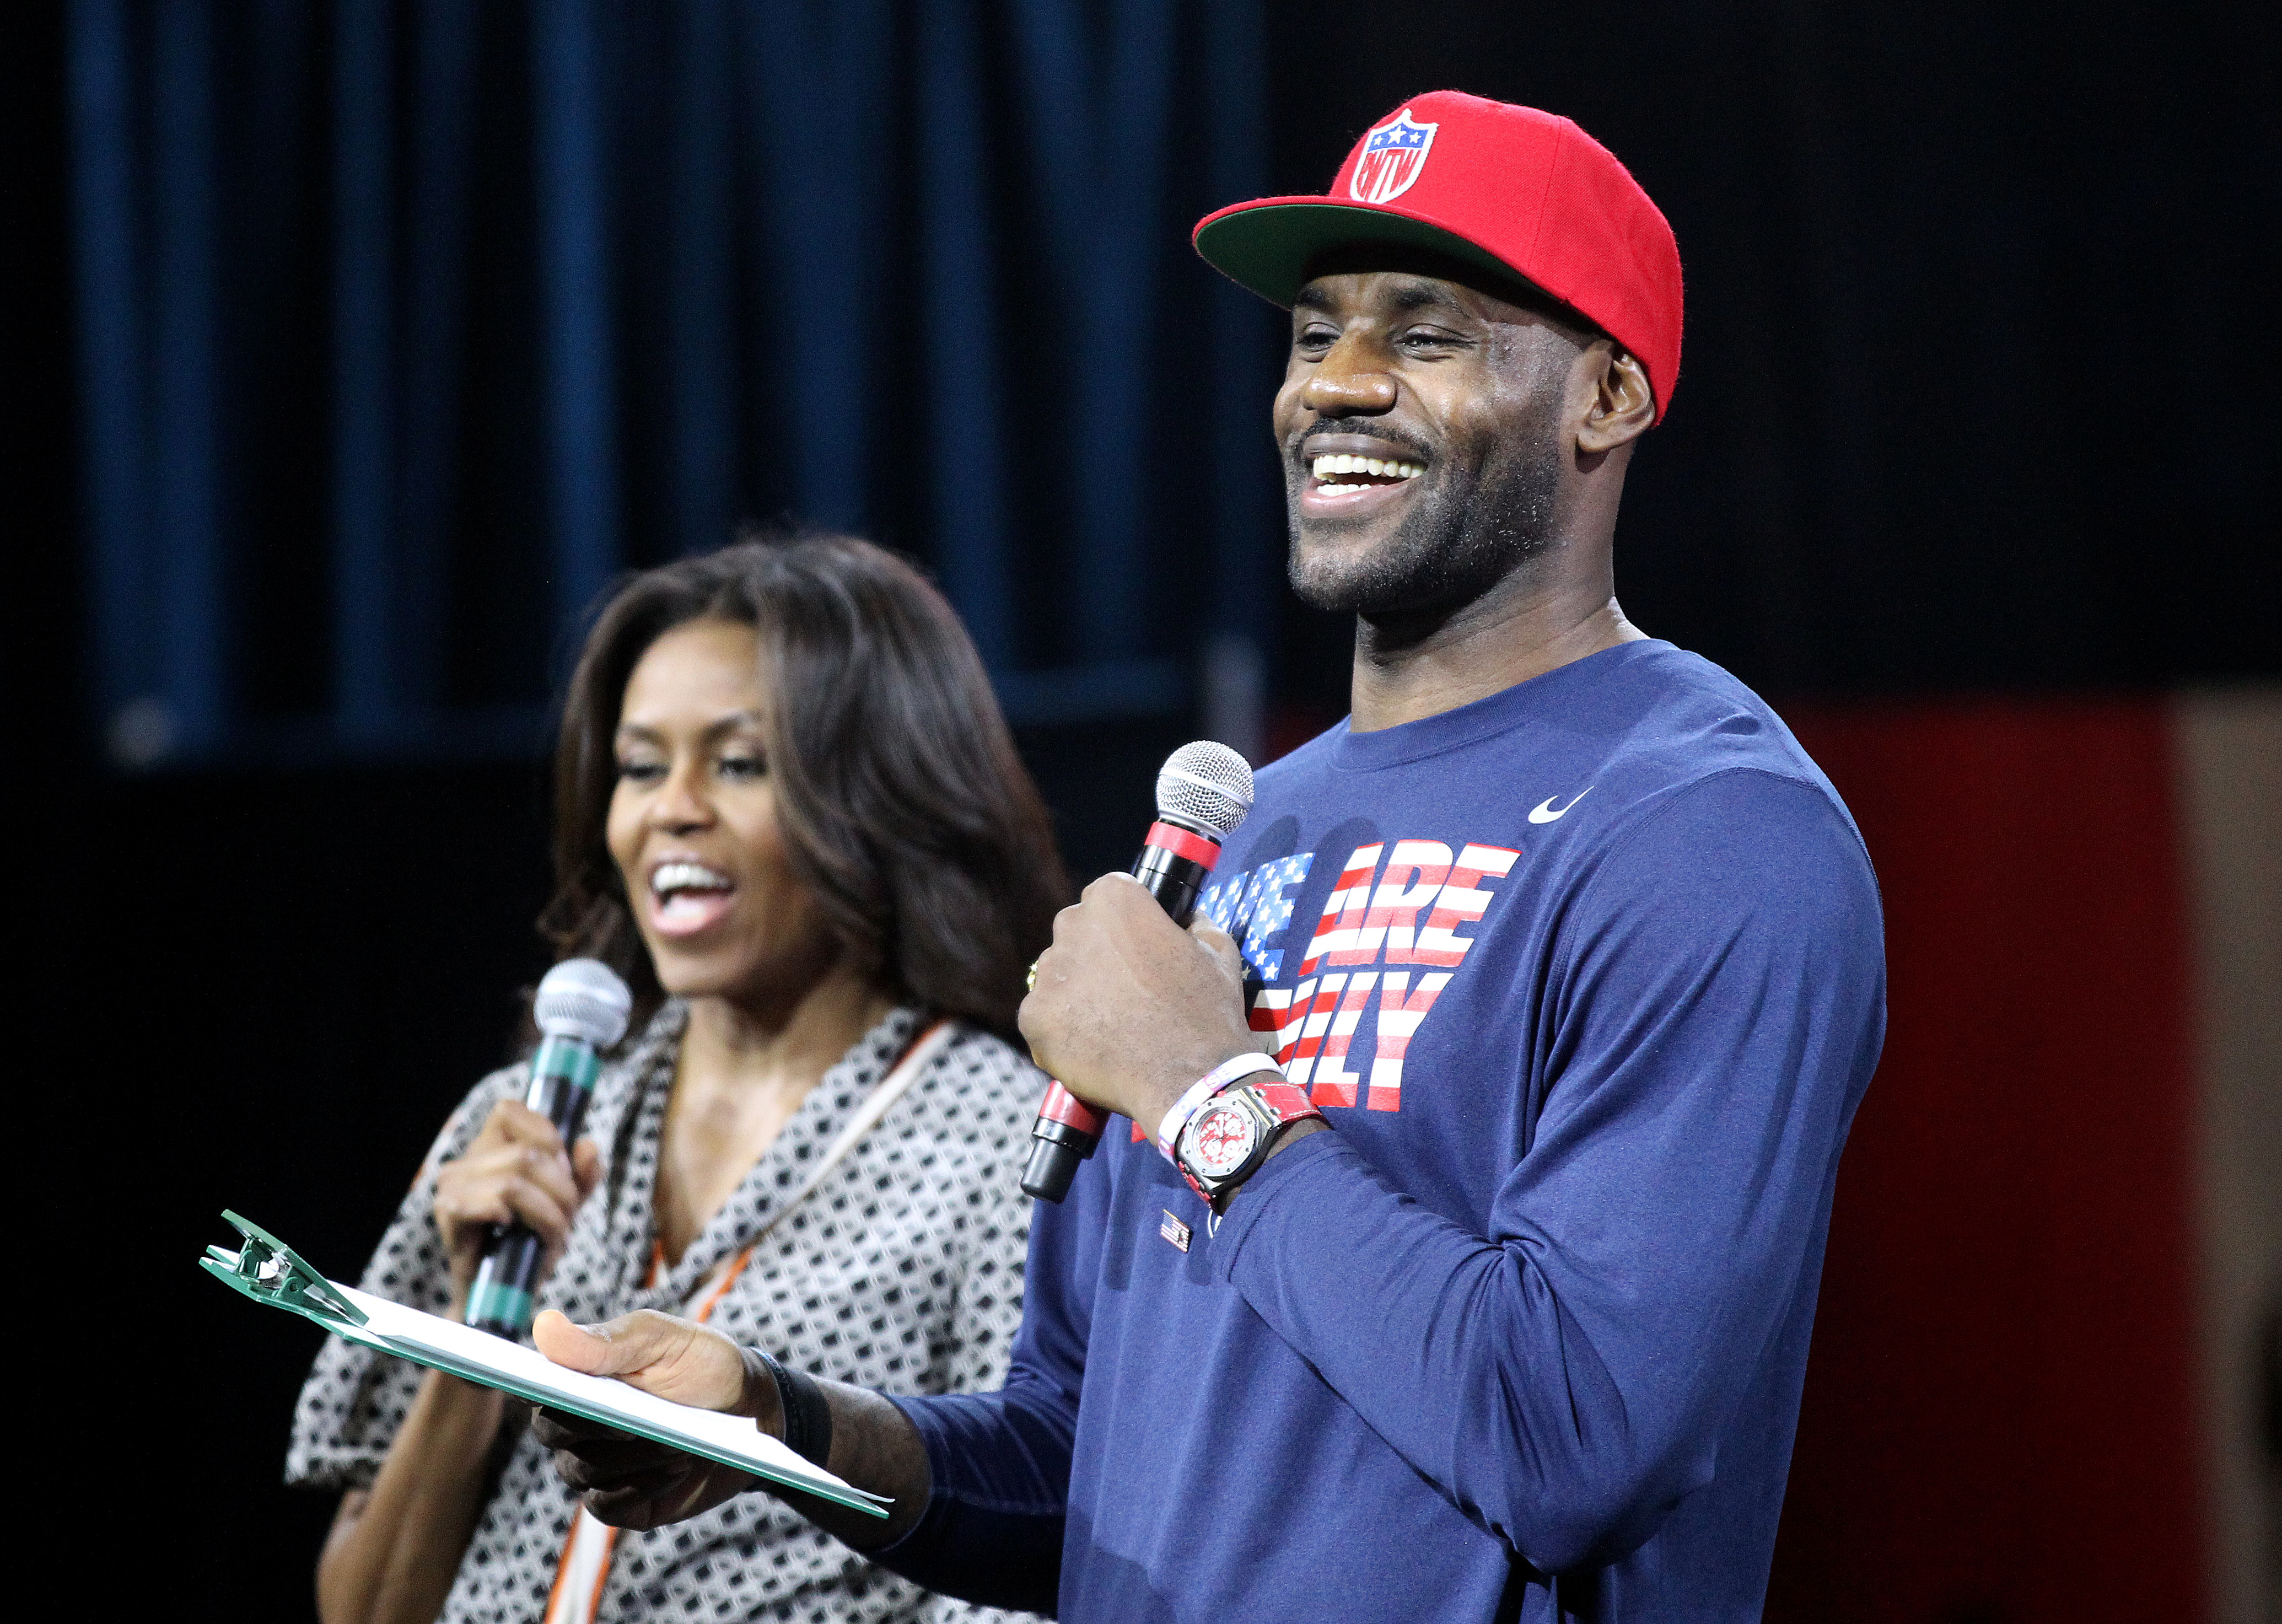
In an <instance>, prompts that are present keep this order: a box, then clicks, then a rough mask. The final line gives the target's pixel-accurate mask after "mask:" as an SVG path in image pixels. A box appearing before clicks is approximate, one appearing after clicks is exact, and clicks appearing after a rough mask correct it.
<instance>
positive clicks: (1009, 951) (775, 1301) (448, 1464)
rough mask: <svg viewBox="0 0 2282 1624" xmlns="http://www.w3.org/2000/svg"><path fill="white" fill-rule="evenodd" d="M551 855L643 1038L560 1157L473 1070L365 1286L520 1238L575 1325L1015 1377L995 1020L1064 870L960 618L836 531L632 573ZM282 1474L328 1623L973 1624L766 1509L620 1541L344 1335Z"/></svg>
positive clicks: (538, 1474) (1017, 1306) (1004, 1123)
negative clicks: (313, 1501) (662, 1319)
mask: <svg viewBox="0 0 2282 1624" xmlns="http://www.w3.org/2000/svg"><path fill="white" fill-rule="evenodd" d="M1065 891H1066V886H1065V882H1064V880H1063V877H1062V873H1061V869H1060V866H1059V863H1058V861H1057V860H1056V859H1055V856H1054V851H1053V844H1052V832H1051V830H1050V828H1049V827H1048V824H1047V820H1046V815H1045V812H1044V807H1043V805H1042V804H1040V802H1039V800H1038V797H1037V794H1036V790H1035V789H1033V788H1032V787H1031V785H1030V782H1029V780H1028V777H1027V776H1026V775H1025V773H1023V771H1022V768H1021V764H1020V762H1019V761H1018V760H1017V759H1016V758H1015V755H1014V750H1013V743H1012V741H1011V740H1010V738H1009V737H1008V734H1007V732H1006V727H1005V722H1004V720H1003V719H1001V717H1000V715H999V712H998V709H997V703H996V701H995V699H994V698H993V696H992V694H991V691H990V685H989V682H988V680H987V679H986V677H985V676H984V673H983V671H982V664H981V662H980V661H979V660H978V659H977V658H976V657H975V654H974V649H973V647H972V645H971V644H970V643H969V642H968V641H967V639H966V633H965V632H964V631H963V630H962V628H961V627H960V626H959V622H958V620H957V618H955V617H954V616H953V614H952V612H951V609H950V607H949V605H948V604H946V603H945V602H943V599H942V598H941V597H940V596H939V595H938V594H936V593H935V590H934V589H933V588H932V587H929V586H928V584H927V583H926V582H925V581H924V580H922V579H920V576H919V575H918V574H917V573H916V572H914V571H912V570H911V569H910V568H909V567H908V566H906V565H904V564H903V563H900V562H898V561H897V560H896V559H895V558H894V557H893V556H890V555H889V554H887V553H885V552H883V551H881V549H879V548H875V547H873V546H871V545H869V544H868V543H865V542H862V541H858V540H850V539H847V538H841V537H816V538H810V539H803V540H795V541H790V542H784V543H764V542H753V541H748V542H745V543H742V544H741V545H738V546H735V547H732V548H726V549H725V550H723V551H721V552H718V553H715V554H712V555H710V556H706V557H702V558H696V559H690V560H686V561H683V562H681V563H673V564H669V565H666V566H664V567H663V568H661V569H656V570H652V571H648V572H647V573H645V574H642V575H640V576H637V577H635V578H634V579H633V580H632V581H630V582H629V583H627V585H626V586H625V587H624V588H623V589H622V590H621V591H620V592H619V593H618V594H617V596H616V597H615V598H613V599H612V600H611V602H609V606H608V607H607V608H606V609H605V610H603V612H602V617H601V618H600V620H599V621H598V622H597V624H596V625H595V626H594V631H593V633H592V634H591V635H590V636H589V637H588V638H587V640H586V649H585V650H584V652H583V654H582V655H581V657H580V659H579V662H578V669H577V672H576V674H575V675H574V676H573V678H572V680H571V684H570V695H569V698H568V702H567V703H566V705H565V708H564V712H563V727H562V734H561V742H560V745H559V747H558V750H557V755H556V765H555V897H554V900H553V902H552V903H551V904H550V905H548V908H547V913H546V914H545V915H544V917H543V919H542V921H541V922H542V927H543V929H545V930H546V932H547V935H548V936H549V937H550V938H551V939H552V941H553V942H554V944H555V948H556V951H557V953H558V956H560V957H563V958H571V957H587V958H594V959H599V960H602V961H603V962H605V963H606V964H608V965H609V966H611V967H613V968H614V969H616V970H617V972H618V973H619V974H620V975H622V976H623V977H624V978H625V981H626V983H628V985H629V987H630V988H631V990H632V991H633V1024H632V1026H631V1028H630V1029H629V1033H628V1037H627V1038H626V1040H625V1042H624V1043H623V1044H622V1045H619V1047H618V1048H617V1050H616V1051H614V1052H613V1053H611V1054H610V1055H609V1057H608V1063H607V1064H606V1065H605V1066H604V1068H603V1069H602V1074H601V1076H600V1077H599V1079H598V1080H597V1082H596V1084H595V1086H594V1095H593V1099H592V1101H591V1103H590V1104H589V1105H588V1107H587V1108H586V1119H585V1125H584V1130H583V1134H582V1137H581V1138H580V1139H579V1140H578V1143H576V1144H573V1145H568V1146H566V1145H564V1144H563V1142H562V1140H561V1138H560V1137H559V1136H558V1135H557V1134H556V1132H555V1129H554V1127H553V1125H552V1124H551V1123H549V1122H548V1120H547V1118H546V1117H545V1116H542V1115H539V1114H538V1113H537V1112H534V1111H532V1110H530V1109H528V1108H527V1107H525V1106H524V1104H523V1099H524V1092H525V1088H526V1086H527V1083H528V1078H527V1076H526V1075H525V1071H524V1068H522V1067H514V1068H508V1069H507V1070H505V1071H501V1072H500V1073H497V1074H495V1075H493V1076H490V1077H487V1078H485V1080H484V1081H483V1082H482V1083H481V1084H478V1085H477V1087H476V1089H475V1091H474V1092H472V1093H470V1095H469V1096H468V1097H467V1099H466V1100H464V1101H463V1102H462V1105H461V1106H460V1107H459V1108H458V1109H457V1110H455V1111H454V1113H453V1114H452V1115H451V1117H450V1119H449V1120H448V1121H447V1122H446V1123H445V1126H444V1129H443V1131H442V1133H441V1134H440V1135H439V1138H438V1139H437V1141H436V1146H435V1149H434V1150H433V1151H432V1152H431V1154H430V1156H429V1158H428V1162H427V1163H426V1165H424V1166H423V1168H422V1169H421V1172H420V1175H419V1177H417V1179H416V1180H415V1182H414V1184H413V1186H412V1189H411V1191H410V1193H408V1194H407V1196H406V1198H405V1200H404V1202H403V1204H402V1206H401V1207H400V1208H399V1210H398V1212H397V1215H396V1217H395V1220H394V1222H393V1223H392V1224H391V1225H390V1226H389V1229H388V1232H387V1233H386V1235H385V1236H384V1239H382V1241H381V1243H380V1247H379V1249H378V1250H377V1251H376V1254H375V1255H374V1257H373V1260H372V1263H371V1265H370V1266H369V1269H368V1270H367V1271H366V1273H365V1276H364V1280H363V1285H364V1287H365V1289H366V1290H368V1291H372V1292H375V1293H377V1294H381V1295H384V1296H387V1297H390V1298H392V1299H395V1300H396V1301H399V1302H406V1303H408V1304H410V1305H412V1306H413V1307H415V1308H420V1309H427V1310H429V1311H431V1312H434V1313H443V1314H451V1315H454V1317H457V1316H458V1315H459V1314H460V1313H461V1312H462V1310H463V1308H464V1305H465V1303H466V1301H467V1294H468V1287H469V1285H470V1281H471V1280H472V1278H473V1277H474V1273H475V1270H476V1265H477V1260H478V1257H479V1256H480V1254H481V1252H482V1249H483V1245H484V1242H485V1239H486V1237H487V1235H488V1234H489V1232H490V1226H492V1225H493V1224H504V1223H509V1222H520V1223H521V1224H525V1225H527V1226H528V1227H529V1228H530V1229H532V1231H534V1232H537V1233H538V1234H539V1237H540V1238H541V1239H543V1241H544V1242H545V1244H546V1247H547V1273H546V1274H545V1275H544V1276H543V1278H542V1283H541V1284H540V1286H539V1304H540V1305H542V1306H547V1307H555V1308H560V1309H563V1312H565V1313H567V1314H569V1315H570V1316H571V1317H573V1318H574V1319H577V1320H578V1321H580V1322H582V1323H588V1324H591V1323H594V1322H596V1321H599V1320H603V1319H608V1318H610V1317H614V1316H616V1315H619V1314H623V1313H625V1312H628V1311H630V1310H632V1309H640V1308H651V1309H664V1310H666V1311H669V1312H673V1313H679V1314H683V1315H687V1316H693V1317H703V1318H707V1319H709V1320H710V1322H711V1323H712V1324H714V1325H718V1326H719V1327H720V1328H721V1329H723V1330H724V1331H726V1332H727V1333H730V1334H731V1335H733V1336H734V1337H735V1338H736V1339H737V1340H739V1341H740V1342H741V1343H745V1344H747V1345H749V1346H753V1347H757V1348H762V1349H764V1350H766V1351H767V1352H769V1353H772V1354H774V1355H776V1356H779V1357H780V1359H781V1361H782V1363H783V1364H784V1365H785V1366H786V1367H788V1370H790V1371H814V1372H816V1373H818V1374H821V1375H826V1376H830V1377H834V1378H836V1379H841V1380H843V1381H849V1382H855V1383H860V1384H862V1385H865V1386H868V1387H878V1388H881V1389H884V1390H887V1391H889V1392H905V1393H941V1392H956V1391H960V1390H968V1389H978V1388H988V1387H995V1386H997V1383H998V1382H999V1380H1000V1379H1002V1377H1003V1375H1004V1372H1005V1364H1006V1356H1007V1345H1008V1342H1009V1340H1011V1338H1012V1336H1013V1332H1014V1328H1015V1326H1016V1325H1017V1323H1018V1321H1019V1319H1020V1317H1021V1269H1022V1261H1023V1255H1024V1250H1025V1246H1026V1242H1027V1238H1028V1221H1029V1210H1028V1208H1029V1203H1028V1200H1027V1198H1025V1197H1023V1196H1022V1195H1021V1193H1020V1190H1019V1189H1018V1187H1017V1183H1016V1178H1017V1175H1018V1173H1019V1170H1020V1168H1021V1156H1022V1153H1023V1151H1024V1149H1025V1148H1026V1146H1027V1143H1028V1129H1029V1125H1030V1119H1031V1115H1032V1114H1033V1112H1034V1111H1035V1109H1036V1105H1037V1100H1038V1097H1039V1094H1040V1092H1042V1091H1043V1089H1044V1078H1043V1077H1042V1076H1040V1075H1039V1074H1038V1073H1037V1072H1036V1070H1034V1069H1033V1068H1031V1067H1030V1066H1029V1065H1028V1062H1027V1061H1026V1060H1025V1059H1024V1057H1023V1055H1022V1053H1021V1051H1020V1050H1019V1049H1018V1048H1017V1047H1016V1046H1015V1042H1014V1009H1015V1006H1016V1005H1017V1004H1018V1003H1019V1002H1020V1001H1021V996H1022V991H1023V967H1024V966H1025V965H1026V964H1027V963H1028V961H1029V960H1031V959H1032V958H1033V957H1035V956H1036V954H1037V953H1038V952H1040V951H1042V950H1043V949H1044V946H1045V945H1046V943H1047V940H1048V938H1049V936H1050V935H1051V932H1052V918H1053V914H1054V911H1055V909H1056V908H1057V907H1058V906H1059V905H1060V904H1061V903H1062V902H1063V901H1064V900H1065V899H1066V898H1065ZM883 1106H884V1108H881V1107H883ZM867 1123H868V1125H867ZM799 1379H800V1378H797V1377H788V1380H793V1381H797V1380H799ZM287 1475H288V1477H289V1478H290V1479H291V1480H293V1481H295V1482H297V1483H302V1484H307V1485H309V1486H311V1487H314V1488H330V1489H337V1490H339V1491H341V1493H342V1500H341V1507H340V1511H339V1513H338V1517H337V1518H336V1519H335V1522H334V1525H333V1529H332V1533H331V1535H330V1537H329V1538H328V1540H327V1542H326V1545H325V1549H324V1552H323V1555H322V1558H320V1560H319V1563H318V1569H317V1594H318V1603H319V1610H320V1612H321V1613H322V1616H323V1618H324V1619H325V1620H326V1624H413V1621H417V1624H428V1621H429V1620H437V1619H444V1620H477V1619H485V1620H489V1619H518V1620H520V1619H541V1618H543V1619H545V1620H548V1624H572V1621H574V1620H575V1621H576V1624H586V1620H594V1619H645V1620H648V1619H666V1620H673V1619H689V1620H699V1619H702V1620H709V1621H710V1620H731V1619H745V1618H761V1617H767V1618H770V1619H780V1620H827V1619H829V1620H910V1619H920V1618H929V1619H933V1618H951V1617H963V1616H967V1615H969V1614H971V1613H972V1612H973V1610H972V1609H968V1608H966V1607H964V1606H963V1605H961V1604H958V1603H955V1602H951V1601H949V1600H948V1599H946V1598H943V1597H928V1596H927V1595H926V1594H925V1593H924V1592H921V1591H920V1590H918V1589H915V1588H914V1587H912V1585H911V1584H909V1583H908V1582H906V1581H904V1580H902V1579H899V1578H897V1577H896V1576H895V1575H893V1574H890V1573H886V1572H884V1571H883V1570H881V1569H878V1568H875V1567H873V1566H870V1565H869V1564H867V1563H865V1561H863V1560H862V1559H861V1558H858V1557H857V1556H855V1555H854V1554H853V1553H852V1552H850V1550H847V1548H845V1547H844V1546H842V1545H841V1544H839V1543H838V1542H835V1541H833V1540H831V1539H829V1538H827V1536H825V1535H822V1534H820V1533H819V1532H817V1531H816V1530H815V1529H813V1528H812V1527H810V1526H809V1525H808V1524H807V1523H806V1522H804V1521H803V1519H801V1518H800V1517H799V1516H798V1514H797V1513H796V1512H794V1511H791V1510H790V1509H789V1508H788V1507H787V1506H785V1505H784V1504H782V1503H780V1501H778V1500H776V1499H775V1498H773V1497H772V1496H767V1495H749V1496H741V1497H740V1498H738V1499H736V1500H733V1501H731V1502H730V1503H728V1504H726V1505H723V1506H721V1507H719V1508H718V1509H717V1510H715V1511H710V1512H708V1513H706V1514H705V1515H703V1516H702V1517H699V1518H697V1519H693V1520H691V1521H689V1522H686V1523H681V1524H679V1525H676V1526H674V1527H667V1528H661V1529H658V1530H656V1531H655V1532H653V1533H648V1534H624V1533H618V1532H616V1531H614V1530H609V1529H605V1528H603V1527H602V1525H601V1524H599V1523H595V1522H594V1521H593V1520H592V1519H588V1518H586V1517H585V1516H584V1514H583V1513H581V1512H579V1511H578V1503H577V1500H576V1498H575V1497H574V1496H572V1495H571V1494H570V1491H569V1490H567V1489H565V1488H563V1486H562V1484H561V1481H560V1480H559V1479H558V1478H557V1477H556V1476H555V1472H554V1470H553V1468H552V1466H551V1465H550V1464H549V1461H548V1457H547V1452H546V1451H545V1450H544V1449H540V1448H539V1445H538V1444H537V1443H536V1442H534V1441H532V1440H531V1439H530V1438H529V1437H528V1436H527V1434H526V1433H525V1430H524V1425H523V1417H522V1414H521V1413H520V1412H519V1411H518V1410H517V1409H516V1406H514V1405H513V1404H511V1403H508V1401H506V1400H505V1399H504V1398H503V1397H502V1396H501V1395H500V1394H498V1393H496V1392H493V1391H491V1390H489V1389H485V1388H480V1387H472V1386H470V1385H468V1384H466V1383H462V1382H460V1381H457V1380H455V1379H452V1378H450V1377H446V1376H443V1375H440V1374H437V1373H434V1372H423V1371H420V1370H418V1369H416V1368H415V1367H414V1366H412V1365H410V1364H405V1363H404V1362H402V1361H400V1360H394V1359H391V1358H388V1357H386V1356H382V1355H379V1354H376V1353H374V1352H372V1351H370V1350H368V1349H365V1348H359V1347H356V1346H353V1345H352V1344H350V1343H347V1342H345V1341H339V1340H334V1341H330V1342H328V1343H327V1345H326V1347H325V1348H324V1350H323V1352H322V1354H321V1355H320V1356H319V1357H318V1360H317V1364H316V1367H315V1369H314V1371H312V1373H311V1375H310V1378H309V1380H308V1382H307V1386H306V1387H304V1388H303V1390H302V1394H301V1400H300V1404H299V1408H298V1410H297V1411H296V1414H295V1418H294V1428H293V1443H292V1449H291V1456H290V1457H289V1460H288V1464H287Z"/></svg>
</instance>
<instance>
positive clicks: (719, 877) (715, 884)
mask: <svg viewBox="0 0 2282 1624" xmlns="http://www.w3.org/2000/svg"><path fill="white" fill-rule="evenodd" d="M649 889H650V893H651V895H653V896H656V897H671V896H672V895H673V894H674V893H675V892H676V891H726V890H728V889H729V876H728V875H727V874H722V873H719V872H718V870H715V869H711V868H708V867H706V866H705V865H704V864H702V863H660V864H659V865H658V866H657V867H656V869H655V870H653V871H652V873H651V874H650V876H649Z"/></svg>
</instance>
